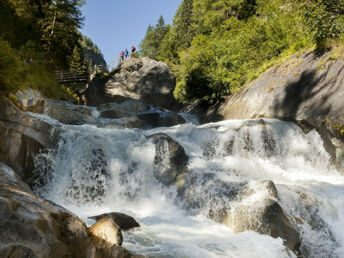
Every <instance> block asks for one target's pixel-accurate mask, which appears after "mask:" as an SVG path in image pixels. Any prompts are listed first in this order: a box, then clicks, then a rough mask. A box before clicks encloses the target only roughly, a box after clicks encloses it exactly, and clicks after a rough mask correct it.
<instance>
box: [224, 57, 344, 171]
mask: <svg viewBox="0 0 344 258" xmlns="http://www.w3.org/2000/svg"><path fill="white" fill-rule="evenodd" d="M343 81H344V60H341V59H338V60H333V59H332V58H331V52H326V51H324V52H319V51H314V52H306V53H304V54H301V55H295V56H293V57H291V58H289V59H288V60H286V61H285V62H283V63H282V64H281V65H278V66H274V67H272V68H270V69H269V70H268V71H266V72H265V73H263V74H262V75H261V76H260V77H259V78H258V79H256V80H255V81H253V82H252V83H250V84H249V85H247V86H245V87H244V88H242V89H241V90H240V91H238V92H237V93H235V94H234V95H232V96H229V97H228V98H227V100H226V102H225V103H224V104H223V105H222V106H221V107H220V108H219V109H218V114H219V115H221V116H222V117H223V119H247V118H257V117H270V118H279V119H282V120H291V121H295V122H297V123H298V124H299V125H300V126H301V127H302V128H304V129H307V130H309V129H311V128H316V129H317V131H318V132H319V133H320V135H321V136H322V138H323V140H324V147H325V148H326V150H327V151H328V152H329V154H330V155H331V157H332V158H333V161H334V162H335V164H336V165H337V168H338V169H340V170H342V171H344V151H343V150H344V102H343V98H344V87H343Z"/></svg>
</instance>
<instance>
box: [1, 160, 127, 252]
mask: <svg viewBox="0 0 344 258" xmlns="http://www.w3.org/2000/svg"><path fill="white" fill-rule="evenodd" d="M111 221H112V220H111ZM112 223H113V222H112ZM113 224H114V223H113ZM0 228H1V230H0V256H1V257H4V258H10V257H11V258H15V257H37V258H43V257H52V258H61V257H73V258H74V257H75V258H84V257H92V258H103V257H104V258H105V257H106V258H108V257H110V258H111V257H113V258H115V257H116V258H117V257H134V256H132V255H131V254H130V253H129V252H128V251H127V250H125V249H124V248H122V247H119V246H116V245H114V244H113V242H114V241H112V240H113V239H111V238H107V239H108V240H111V242H105V243H104V242H102V241H95V240H94V238H93V237H91V236H90V233H89V232H88V229H87V227H86V225H85V223H84V222H83V221H82V220H81V219H79V218H78V217H77V216H75V215H73V214H72V213H70V212H69V211H67V210H65V209H64V208H62V207H60V206H58V205H56V204H54V203H52V202H49V201H46V200H43V199H41V198H39V197H37V196H35V195H34V194H33V193H32V192H31V190H30V188H29V186H28V185H26V184H25V183H24V182H23V181H22V180H21V179H20V177H19V176H18V175H17V174H16V173H15V172H14V171H13V170H12V169H11V168H9V167H8V166H6V165H5V164H3V163H0ZM118 240H120V238H118ZM118 243H120V241H119V242H117V244H118Z"/></svg>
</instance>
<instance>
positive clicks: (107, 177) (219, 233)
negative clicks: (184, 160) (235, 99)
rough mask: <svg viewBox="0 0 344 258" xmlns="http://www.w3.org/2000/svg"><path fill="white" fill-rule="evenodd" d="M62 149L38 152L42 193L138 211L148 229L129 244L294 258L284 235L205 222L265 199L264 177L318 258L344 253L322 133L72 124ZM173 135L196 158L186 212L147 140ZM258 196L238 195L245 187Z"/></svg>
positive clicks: (244, 124) (276, 127)
mask: <svg viewBox="0 0 344 258" xmlns="http://www.w3.org/2000/svg"><path fill="white" fill-rule="evenodd" d="M63 129H64V130H63V132H62V133H61V141H60V142H59V144H58V147H57V149H56V150H54V151H51V152H50V153H44V154H42V155H41V156H39V157H37V173H41V174H43V175H44V178H45V182H44V184H41V185H38V186H37V189H36V191H37V192H38V193H39V194H40V195H42V196H44V197H45V198H47V199H50V200H52V201H54V202H56V203H58V204H61V205H63V206H65V207H66V208H68V209H70V210H71V211H73V212H75V213H76V214H78V215H79V216H80V217H82V218H83V219H85V221H86V222H87V223H88V224H91V223H92V222H93V221H92V220H90V219H87V217H88V216H93V215H99V214H101V213H105V212H112V211H117V212H124V213H127V214H129V215H132V216H134V217H135V218H137V219H138V221H139V222H140V223H141V225H142V227H141V228H139V229H136V230H134V231H130V232H126V233H125V240H124V246H125V247H126V248H128V249H129V250H131V251H133V252H136V253H139V254H147V255H150V256H153V257H293V256H294V254H292V253H290V252H288V251H287V250H286V248H285V247H284V246H283V241H282V240H281V239H274V238H272V237H269V236H265V235H260V234H258V233H255V232H242V233H237V234H235V233H234V232H233V231H232V230H231V229H230V228H229V227H226V226H224V225H220V224H218V223H215V222H212V221H210V220H209V219H207V218H206V216H207V214H208V213H209V210H211V209H221V208H230V207H235V205H237V204H238V203H239V204H244V205H252V206H253V205H259V201H260V200H262V199H264V198H266V197H265V195H266V194H267V193H266V188H262V187H261V183H260V182H261V181H264V180H272V181H273V182H274V183H275V184H276V188H277V192H278V200H277V201H278V203H279V204H280V206H281V207H282V208H283V210H284V211H285V213H286V214H287V216H288V218H289V219H290V221H291V222H292V223H293V224H294V226H295V227H296V228H297V229H298V231H299V232H300V234H301V238H302V241H303V244H302V247H301V249H302V250H303V252H304V253H307V254H308V256H309V257H336V256H338V257H343V256H344V249H343V247H344V233H343V232H344V230H343V229H344V196H343V194H342V193H343V192H344V177H343V176H341V175H340V174H339V173H338V172H337V171H336V170H335V169H334V168H333V167H332V166H331V163H330V157H329V155H328V154H327V153H326V151H325V150H324V148H323V147H322V145H323V144H322V141H321V138H320V136H319V135H318V134H317V132H316V131H311V132H309V133H308V134H304V133H303V132H302V131H301V129H300V128H298V127H297V126H296V125H294V124H292V123H289V122H282V121H278V120H272V119H264V120H247V121H239V120H238V121H236V120H233V121H223V122H219V123H211V124H207V125H202V126H196V125H195V124H191V123H189V124H184V125H179V126H174V127H170V128H156V129H153V130H139V129H105V128H97V127H95V126H89V125H83V126H66V125H64V126H63ZM154 133H165V134H167V135H169V136H170V137H172V138H173V139H174V140H176V141H177V142H178V143H179V144H181V145H182V146H183V148H184V149H185V152H186V154H187V156H188V157H189V163H188V173H187V177H188V178H189V179H190V180H191V179H192V180H193V181H192V180H191V181H192V182H195V183H194V184H193V185H192V186H190V188H188V189H187V192H188V193H189V194H190V195H192V196H193V204H194V207H192V209H184V207H185V204H184V203H183V202H182V201H181V200H178V196H177V191H176V189H175V188H174V187H166V186H164V185H163V184H162V183H160V182H159V181H158V180H157V179H156V178H155V175H154V173H155V172H154V158H155V155H156V149H155V145H154V144H153V142H152V141H151V140H150V139H149V138H148V136H150V135H151V134H154ZM243 187H244V188H245V189H252V190H253V191H254V194H250V195H247V196H244V197H242V198H239V199H238V198H232V196H230V195H229V194H228V189H230V190H231V193H232V194H234V195H235V194H236V193H237V192H238V191H241V189H242V188H243Z"/></svg>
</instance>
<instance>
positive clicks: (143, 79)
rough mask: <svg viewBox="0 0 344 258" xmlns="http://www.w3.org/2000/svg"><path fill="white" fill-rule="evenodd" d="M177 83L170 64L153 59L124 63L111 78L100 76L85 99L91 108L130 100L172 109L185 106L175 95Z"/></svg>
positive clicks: (93, 82) (139, 59) (86, 92)
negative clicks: (169, 66)
mask: <svg viewBox="0 0 344 258" xmlns="http://www.w3.org/2000/svg"><path fill="white" fill-rule="evenodd" d="M175 84H176V80H175V77H174V75H173V74H172V73H171V71H170V70H169V69H168V66H167V64H165V63H162V62H158V61H155V60H152V59H149V58H131V59H129V60H124V61H123V62H121V63H120V65H119V66H118V67H117V69H115V70H114V71H113V72H112V73H111V74H110V75H109V76H105V77H104V76H103V77H96V78H94V79H93V80H92V81H91V82H90V83H89V85H88V88H87V89H86V91H85V93H84V97H83V99H85V100H86V101H85V102H86V104H87V105H90V106H98V105H101V104H105V103H109V102H116V103H121V102H123V101H125V100H128V99H137V100H141V101H142V102H144V103H145V104H149V105H154V106H157V107H161V108H167V109H170V110H177V109H179V108H180V107H181V105H180V103H178V102H177V101H176V100H175V99H174V96H173V90H174V88H175Z"/></svg>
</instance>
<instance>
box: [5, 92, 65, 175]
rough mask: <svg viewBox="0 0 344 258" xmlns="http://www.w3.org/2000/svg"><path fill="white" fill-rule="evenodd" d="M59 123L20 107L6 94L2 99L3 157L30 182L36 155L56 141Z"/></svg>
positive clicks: (51, 146) (52, 145)
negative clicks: (38, 116)
mask: <svg viewBox="0 0 344 258" xmlns="http://www.w3.org/2000/svg"><path fill="white" fill-rule="evenodd" d="M58 132H59V129H58V127H56V126H54V125H52V124H48V123H47V122H45V121H43V120H42V119H39V118H37V117H34V116H32V115H30V114H27V113H25V112H22V111H20V110H19V109H18V108H17V107H16V106H15V105H14V104H13V103H12V102H11V101H9V100H8V99H7V98H4V97H1V99H0V161H3V162H5V163H6V164H8V165H10V166H11V167H13V168H14V169H16V171H18V173H19V174H20V175H21V176H22V177H23V178H25V180H26V179H27V180H28V182H30V179H32V171H33V167H34V157H35V156H36V155H37V154H38V153H39V152H40V151H42V149H44V148H53V147H54V146H55V143H56V142H57V135H58Z"/></svg>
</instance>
